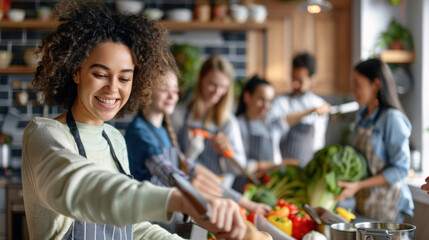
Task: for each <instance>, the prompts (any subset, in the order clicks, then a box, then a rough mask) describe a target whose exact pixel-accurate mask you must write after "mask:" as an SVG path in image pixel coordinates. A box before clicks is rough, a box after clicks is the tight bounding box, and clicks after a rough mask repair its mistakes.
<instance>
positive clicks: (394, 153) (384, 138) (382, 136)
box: [352, 107, 414, 215]
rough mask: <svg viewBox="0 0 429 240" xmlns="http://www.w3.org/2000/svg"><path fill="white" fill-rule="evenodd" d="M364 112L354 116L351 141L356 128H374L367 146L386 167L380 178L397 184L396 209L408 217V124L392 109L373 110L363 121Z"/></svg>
mask: <svg viewBox="0 0 429 240" xmlns="http://www.w3.org/2000/svg"><path fill="white" fill-rule="evenodd" d="M379 111H382V112H381V113H380V114H378V112H379ZM366 112H367V107H363V108H362V109H361V110H360V111H359V112H358V114H357V118H356V122H355V123H356V126H355V128H354V130H353V134H352V137H355V135H356V132H357V129H358V128H366V129H368V128H370V127H371V126H372V125H374V129H373V130H372V134H371V144H372V147H373V149H374V152H375V154H376V155H377V157H378V158H379V159H380V160H381V161H384V162H385V163H386V167H385V168H384V169H383V171H382V172H381V174H383V176H384V178H385V179H386V181H387V182H388V183H389V184H395V183H397V182H401V184H402V188H401V189H402V196H401V200H400V201H399V203H398V208H399V209H400V210H402V211H403V212H406V213H407V214H410V215H412V209H413V208H414V204H413V201H412V197H411V192H410V190H409V188H408V185H407V184H406V182H405V178H406V177H407V175H408V171H409V170H410V147H409V137H410V134H411V123H410V122H409V120H408V119H407V117H406V116H405V115H404V114H403V113H402V112H401V111H399V110H397V109H394V108H388V109H378V108H377V109H376V110H375V111H374V112H373V113H372V114H371V116H370V117H369V118H367V119H365V114H366ZM377 115H378V117H377ZM376 118H377V119H376ZM374 121H375V123H374Z"/></svg>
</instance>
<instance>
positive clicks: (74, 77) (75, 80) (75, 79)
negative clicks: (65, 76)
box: [73, 73, 79, 84]
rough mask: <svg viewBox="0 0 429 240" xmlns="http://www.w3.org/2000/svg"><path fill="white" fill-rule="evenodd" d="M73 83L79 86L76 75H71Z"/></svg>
mask: <svg viewBox="0 0 429 240" xmlns="http://www.w3.org/2000/svg"><path fill="white" fill-rule="evenodd" d="M73 82H74V83H76V84H79V78H78V77H77V74H76V73H75V74H73Z"/></svg>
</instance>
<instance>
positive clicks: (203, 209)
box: [170, 172, 211, 219]
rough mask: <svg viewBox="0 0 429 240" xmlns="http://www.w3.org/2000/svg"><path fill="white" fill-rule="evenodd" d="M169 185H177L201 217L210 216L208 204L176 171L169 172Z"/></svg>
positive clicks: (207, 217)
mask: <svg viewBox="0 0 429 240" xmlns="http://www.w3.org/2000/svg"><path fill="white" fill-rule="evenodd" d="M170 183H171V186H175V187H177V188H178V189H179V190H180V191H181V192H182V193H183V194H185V196H186V197H187V198H188V200H189V201H191V202H192V203H193V205H194V207H195V209H196V210H197V212H198V214H200V216H201V218H202V219H209V218H210V217H211V212H210V204H209V203H208V202H207V201H206V200H205V199H204V198H203V197H202V196H201V195H200V194H199V193H198V192H197V190H196V189H195V188H194V187H193V186H192V185H191V183H190V182H189V181H188V180H186V179H185V178H184V177H183V176H181V175H180V174H178V173H175V172H173V173H171V174H170Z"/></svg>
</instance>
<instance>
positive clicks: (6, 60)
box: [0, 51, 13, 68]
mask: <svg viewBox="0 0 429 240" xmlns="http://www.w3.org/2000/svg"><path fill="white" fill-rule="evenodd" d="M12 57H13V54H12V52H9V51H0V68H7V67H9V65H10V63H11V62H12Z"/></svg>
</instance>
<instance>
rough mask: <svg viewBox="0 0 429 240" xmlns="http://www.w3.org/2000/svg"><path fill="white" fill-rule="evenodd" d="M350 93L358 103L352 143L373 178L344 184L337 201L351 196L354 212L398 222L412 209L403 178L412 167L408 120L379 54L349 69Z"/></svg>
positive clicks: (389, 73) (410, 212)
mask: <svg viewBox="0 0 429 240" xmlns="http://www.w3.org/2000/svg"><path fill="white" fill-rule="evenodd" d="M352 82H353V93H354V95H355V98H356V101H357V102H358V103H359V105H360V106H362V109H361V110H360V111H359V113H358V115H357V119H356V126H355V128H354V131H353V139H352V145H353V146H354V147H355V148H356V149H357V150H359V151H360V152H361V153H362V154H363V155H364V156H365V157H366V159H367V161H368V168H369V169H368V170H369V172H370V173H371V175H372V176H371V177H369V178H367V179H364V180H362V181H359V182H355V183H346V182H339V183H338V185H339V186H341V187H343V191H342V193H341V194H340V195H339V196H338V200H343V199H345V198H347V197H350V196H353V195H355V194H356V195H355V198H356V212H357V213H359V214H362V215H363V216H365V217H369V218H372V219H374V220H380V221H395V222H402V221H403V220H404V217H405V215H406V214H408V215H412V214H413V208H414V205H413V201H412V198H411V193H410V190H409V188H408V185H407V184H406V183H405V178H406V177H407V175H408V171H409V167H410V149H409V141H408V138H409V136H410V134H411V124H410V122H409V121H408V119H407V117H406V116H405V115H404V113H403V109H402V107H401V104H400V102H399V99H398V96H397V93H396V89H395V82H394V79H393V76H392V73H391V72H390V69H389V67H388V66H387V65H386V64H385V63H383V62H381V61H380V60H379V59H369V60H366V61H363V62H361V63H359V64H358V65H357V66H356V67H355V69H354V72H353V73H352Z"/></svg>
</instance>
